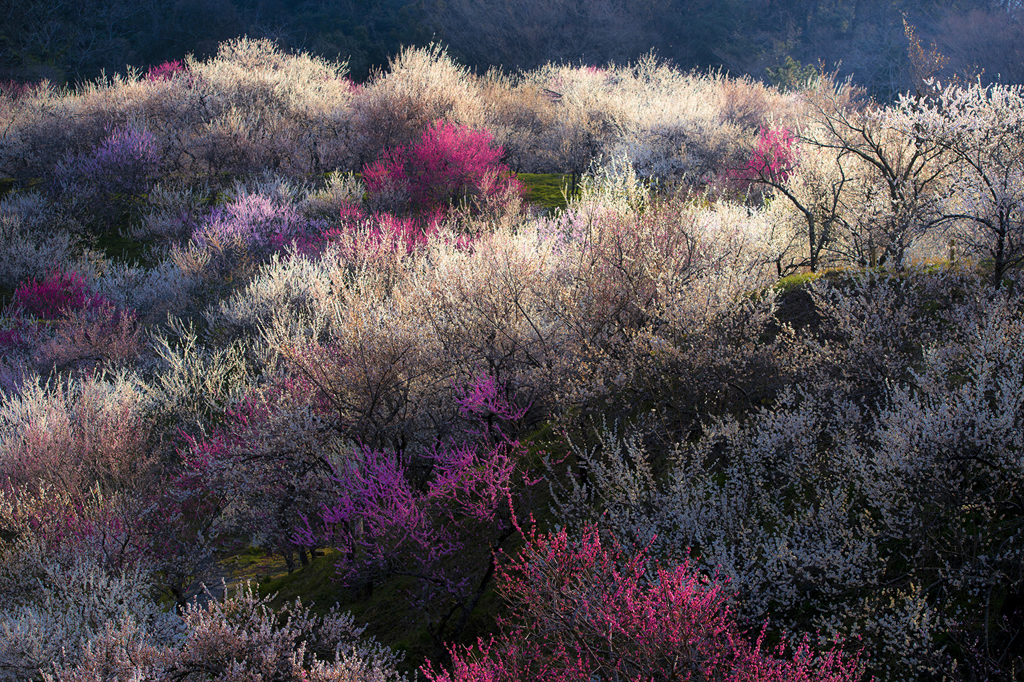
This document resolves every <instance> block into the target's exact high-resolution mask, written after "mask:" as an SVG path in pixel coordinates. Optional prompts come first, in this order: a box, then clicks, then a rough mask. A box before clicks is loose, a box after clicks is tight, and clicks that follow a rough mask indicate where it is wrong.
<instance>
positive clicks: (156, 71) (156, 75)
mask: <svg viewBox="0 0 1024 682" xmlns="http://www.w3.org/2000/svg"><path fill="white" fill-rule="evenodd" d="M185 72H186V69H185V65H184V64H182V63H181V62H180V61H177V60H175V61H166V62H164V63H163V64H158V65H156V66H151V67H149V69H148V70H147V71H146V80H148V81H169V80H173V79H174V78H175V77H176V76H177V75H178V74H183V73H185Z"/></svg>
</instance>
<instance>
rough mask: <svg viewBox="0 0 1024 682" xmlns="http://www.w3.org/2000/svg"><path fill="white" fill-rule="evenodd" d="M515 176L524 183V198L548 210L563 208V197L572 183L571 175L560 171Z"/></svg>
mask: <svg viewBox="0 0 1024 682" xmlns="http://www.w3.org/2000/svg"><path fill="white" fill-rule="evenodd" d="M516 177H518V178H519V180H520V181H521V182H522V183H523V184H524V185H526V200H527V201H528V202H530V203H531V204H535V205H537V206H540V207H541V208H545V209H547V210H548V211H549V212H551V211H554V210H556V209H562V208H565V197H566V195H567V194H568V193H569V190H568V187H569V185H570V184H571V183H572V176H571V175H563V174H561V173H518V174H517V175H516Z"/></svg>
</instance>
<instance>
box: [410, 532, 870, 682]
mask: <svg viewBox="0 0 1024 682" xmlns="http://www.w3.org/2000/svg"><path fill="white" fill-rule="evenodd" d="M526 542H527V544H526V547H525V548H524V549H523V551H522V552H521V553H520V554H518V555H517V556H515V557H513V558H511V559H509V560H508V561H507V562H503V563H502V564H501V565H500V567H499V569H498V574H497V578H496V582H497V587H498V591H499V593H501V595H502V596H503V597H505V599H506V600H508V601H509V603H510V605H511V607H512V617H511V618H509V619H505V620H503V622H502V634H501V636H500V637H498V638H496V639H493V640H492V641H491V642H490V643H481V644H479V645H478V647H477V649H476V650H474V649H472V648H470V649H467V650H464V651H461V652H460V651H458V650H452V651H451V654H452V669H451V671H447V670H443V669H438V668H435V667H434V666H433V665H432V664H428V665H427V666H426V667H425V668H424V670H423V671H424V673H425V674H426V677H427V679H428V680H431V681H432V682H498V681H502V682H513V681H519V680H522V681H524V682H525V681H526V680H538V679H544V680H555V681H557V682H569V681H572V682H585V681H588V680H593V679H595V678H596V679H617V680H631V681H636V682H639V681H640V680H691V681H693V682H697V681H701V680H707V681H711V680H723V681H724V680H729V681H735V682H739V681H741V680H743V681H750V682H753V681H758V682H769V681H771V682H783V681H787V682H794V681H797V680H800V681H803V682H812V681H814V682H853V681H854V680H858V679H860V677H861V670H860V665H859V663H858V660H857V657H856V656H853V657H850V656H847V655H845V654H844V653H843V651H842V650H841V649H840V648H839V647H833V648H832V649H830V650H829V651H827V652H826V653H824V654H817V653H815V652H814V651H813V650H812V649H811V647H810V645H809V643H808V641H807V640H804V641H802V642H800V643H799V644H797V645H796V646H795V647H793V651H792V652H791V653H790V654H789V655H787V652H786V646H785V643H782V644H780V645H779V646H777V647H776V648H774V649H772V650H769V649H767V648H766V647H765V645H764V642H763V637H764V634H763V633H762V634H761V635H760V636H759V637H757V639H756V640H755V641H754V642H753V643H752V642H751V641H750V640H749V635H748V634H747V633H744V632H743V631H742V629H741V628H740V626H739V624H738V622H737V620H736V616H735V614H734V612H733V610H732V607H731V606H730V604H729V594H728V592H727V591H726V590H725V588H724V587H723V585H722V584H721V583H719V582H717V581H716V580H715V579H713V578H709V577H708V576H707V575H704V574H702V573H700V572H699V571H698V570H697V569H696V567H694V566H692V565H691V564H690V563H689V561H683V562H682V563H681V564H678V565H675V566H673V567H670V568H664V567H661V566H657V565H655V566H653V567H652V566H651V565H650V562H649V560H648V557H647V555H646V552H645V551H643V550H641V551H639V552H636V553H628V552H625V551H623V550H622V548H621V547H619V545H618V544H617V543H615V541H614V539H613V540H611V541H610V542H609V541H604V542H602V540H601V538H600V535H599V533H598V531H597V529H596V528H593V527H591V528H589V529H587V530H586V531H585V532H584V534H583V536H582V538H581V539H580V540H579V541H573V540H570V539H569V537H568V534H567V532H566V531H565V530H564V529H563V530H561V531H559V532H556V533H552V534H550V535H541V534H537V533H536V531H535V530H531V532H530V534H529V536H528V537H526Z"/></svg>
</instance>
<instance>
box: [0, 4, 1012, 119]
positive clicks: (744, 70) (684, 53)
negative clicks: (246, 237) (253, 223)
mask: <svg viewBox="0 0 1024 682" xmlns="http://www.w3.org/2000/svg"><path fill="white" fill-rule="evenodd" d="M1021 12H1022V8H1021V6H1020V3H1018V2H1014V1H1010V0H1007V1H1006V2H997V1H996V0H928V1H927V2H921V1H920V0H913V1H911V0H897V1H896V2H892V1H890V0H835V1H831V0H715V1H714V2H711V1H703V0H590V1H586V2H584V1H582V0H562V1H559V2H544V3H536V2H530V1H528V0H498V1H495V2H483V1H480V0H449V1H440V0H436V1H435V0H411V1H407V0H380V1H375V2H371V1H369V0H287V1H285V0H171V1H164V0H160V1H155V0H139V1H136V0H132V1H128V0H82V1H71V0H3V1H2V2H0V79H8V80H17V81H21V80H36V79H38V78H41V77H45V78H48V79H50V80H51V81H54V82H56V83H64V82H67V83H76V82H81V81H85V80H91V79H93V78H95V77H96V76H98V75H99V73H100V70H101V69H102V70H105V71H106V73H107V74H108V75H113V74H114V73H118V72H120V73H123V72H124V70H125V67H126V65H132V66H135V67H137V68H144V67H146V66H147V65H151V64H159V63H161V62H164V61H168V60H172V61H173V60H182V59H184V57H185V56H186V55H187V54H190V53H194V54H195V55H196V56H197V57H199V58H205V57H209V56H212V55H213V54H214V52H215V51H216V49H217V44H218V42H220V41H222V40H226V39H229V38H234V37H237V36H241V35H248V36H250V37H253V38H261V37H265V38H270V39H272V40H274V41H276V42H277V43H278V45H280V46H281V47H282V48H284V49H301V50H304V51H306V52H309V53H311V54H314V55H318V56H322V57H325V58H328V59H332V60H346V61H347V62H348V64H349V69H350V73H351V75H352V77H353V78H354V79H355V80H356V81H358V82H362V81H363V80H365V79H366V78H367V77H368V76H369V74H370V73H371V71H372V70H373V69H376V68H387V64H388V60H389V58H390V57H391V56H392V55H394V54H397V52H398V51H399V49H401V48H402V47H403V46H405V47H407V46H420V47H423V46H426V45H427V44H428V43H430V42H440V43H443V44H446V45H448V46H449V51H450V53H451V54H452V56H453V57H455V58H457V59H458V60H459V61H460V62H461V63H463V64H466V65H468V66H470V67H472V68H474V69H476V70H478V71H479V72H483V71H485V70H486V69H487V68H488V67H495V66H501V67H503V68H505V69H506V70H512V71H514V70H516V69H520V68H522V69H532V68H535V67H538V66H540V65H542V64H544V63H546V62H548V61H566V62H572V63H577V64H578V63H582V64H593V65H602V64H605V63H607V62H609V61H615V62H617V63H620V64H624V63H626V62H629V61H634V60H636V59H638V58H640V57H641V56H643V55H645V54H647V53H649V52H651V51H652V50H653V51H654V52H655V54H656V55H657V56H658V58H659V59H661V60H663V61H664V60H670V61H671V62H672V63H674V64H675V65H676V67H677V68H680V69H683V70H686V69H690V68H702V69H703V68H722V69H725V70H727V71H728V72H729V73H730V74H732V75H734V76H742V75H750V76H753V77H755V78H766V77H768V78H774V80H775V82H777V83H787V82H788V81H789V80H791V79H792V78H794V77H799V74H800V69H799V64H804V65H810V66H818V65H819V63H820V64H821V65H822V66H823V67H824V68H826V69H828V70H829V71H832V70H834V69H839V74H840V75H841V76H842V77H846V76H848V75H851V74H852V75H853V77H854V80H855V82H856V83H857V84H858V85H861V86H863V87H865V88H867V90H868V92H869V93H870V94H871V95H873V96H875V97H876V98H877V99H880V100H883V101H891V100H892V99H894V98H895V96H896V95H898V94H899V93H900V92H903V91H905V90H906V89H907V88H909V87H912V84H913V79H914V78H915V77H916V75H915V72H914V67H913V65H912V63H911V62H910V60H908V58H907V49H906V39H905V37H904V24H903V22H904V20H906V21H907V22H909V24H910V25H911V26H914V27H915V28H916V30H917V34H918V36H919V38H920V41H921V43H922V44H923V45H924V46H925V47H927V46H929V45H932V44H933V43H934V44H935V46H936V47H937V48H938V51H939V52H940V53H941V54H942V55H944V56H945V57H946V58H947V61H946V62H945V64H944V68H943V69H941V70H940V71H939V73H938V74H937V75H939V76H940V77H943V78H948V77H950V76H951V75H953V74H955V73H960V74H967V75H968V76H970V77H974V76H976V75H981V76H982V79H983V81H985V82H991V81H1001V82H1004V83H1018V82H1021V81H1022V80H1024V66H1022V65H1024V54H1022V52H1021V50H1022V49H1024V48H1022V47H1021V46H1022V45H1024V40H1022V37H1024V23H1022V18H1024V17H1022V15H1021ZM792 60H795V62H796V63H795V64H794V62H793V61H792Z"/></svg>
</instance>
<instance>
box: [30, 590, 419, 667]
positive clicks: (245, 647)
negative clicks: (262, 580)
mask: <svg viewBox="0 0 1024 682" xmlns="http://www.w3.org/2000/svg"><path fill="white" fill-rule="evenodd" d="M273 596H274V595H270V596H268V597H260V596H258V594H257V593H256V591H255V590H254V589H253V587H252V586H251V585H249V584H248V583H247V584H245V585H242V586H241V587H239V588H238V589H237V590H236V591H235V592H234V594H225V596H224V598H223V599H213V598H210V599H208V601H207V603H206V604H205V605H200V604H190V605H189V606H187V607H186V608H185V609H184V612H183V613H182V618H181V619H182V628H181V629H182V633H181V635H180V637H179V638H178V641H176V642H161V641H154V638H153V637H151V636H150V635H149V633H148V632H147V631H146V630H145V629H144V628H141V627H140V626H139V624H138V623H136V622H134V621H133V620H131V619H129V618H122V619H119V620H113V621H111V622H110V623H108V625H107V627H106V629H105V631H104V632H102V633H101V634H100V635H99V636H97V637H96V638H95V639H94V640H93V641H92V642H91V643H90V645H89V647H88V648H85V649H84V650H83V652H82V654H81V662H79V663H78V665H76V666H71V665H65V666H57V667H56V670H55V671H54V673H53V674H52V675H51V674H47V675H44V680H47V682H54V681H55V680H60V681H61V682H87V681H92V680H96V679H97V678H98V677H100V678H101V679H107V677H106V676H109V675H117V679H132V680H139V682H158V681H159V680H167V679H174V680H181V681H182V682H200V681H201V680H222V681H223V682H229V681H231V680H254V679H274V680H280V681H281V682H353V681H355V680H359V681H360V682H401V681H402V680H405V677H404V676H402V675H400V674H399V673H398V672H397V671H396V670H395V665H396V663H397V662H398V661H399V660H400V658H399V656H397V655H395V654H394V653H392V652H391V651H390V650H389V649H387V648H386V647H384V646H381V645H380V644H378V643H377V642H376V641H374V640H373V639H371V638H364V637H362V633H363V630H364V629H365V628H360V627H356V626H355V625H354V624H353V621H352V617H351V616H350V615H347V614H339V613H338V612H337V611H336V610H335V609H331V610H330V611H329V612H328V613H326V614H325V615H314V614H313V613H312V612H311V611H310V609H309V608H307V607H305V606H303V605H302V603H301V602H299V601H295V602H293V603H291V604H288V605H286V606H285V607H284V608H282V609H280V610H276V609H274V608H272V607H271V606H270V602H271V600H272V599H273Z"/></svg>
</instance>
